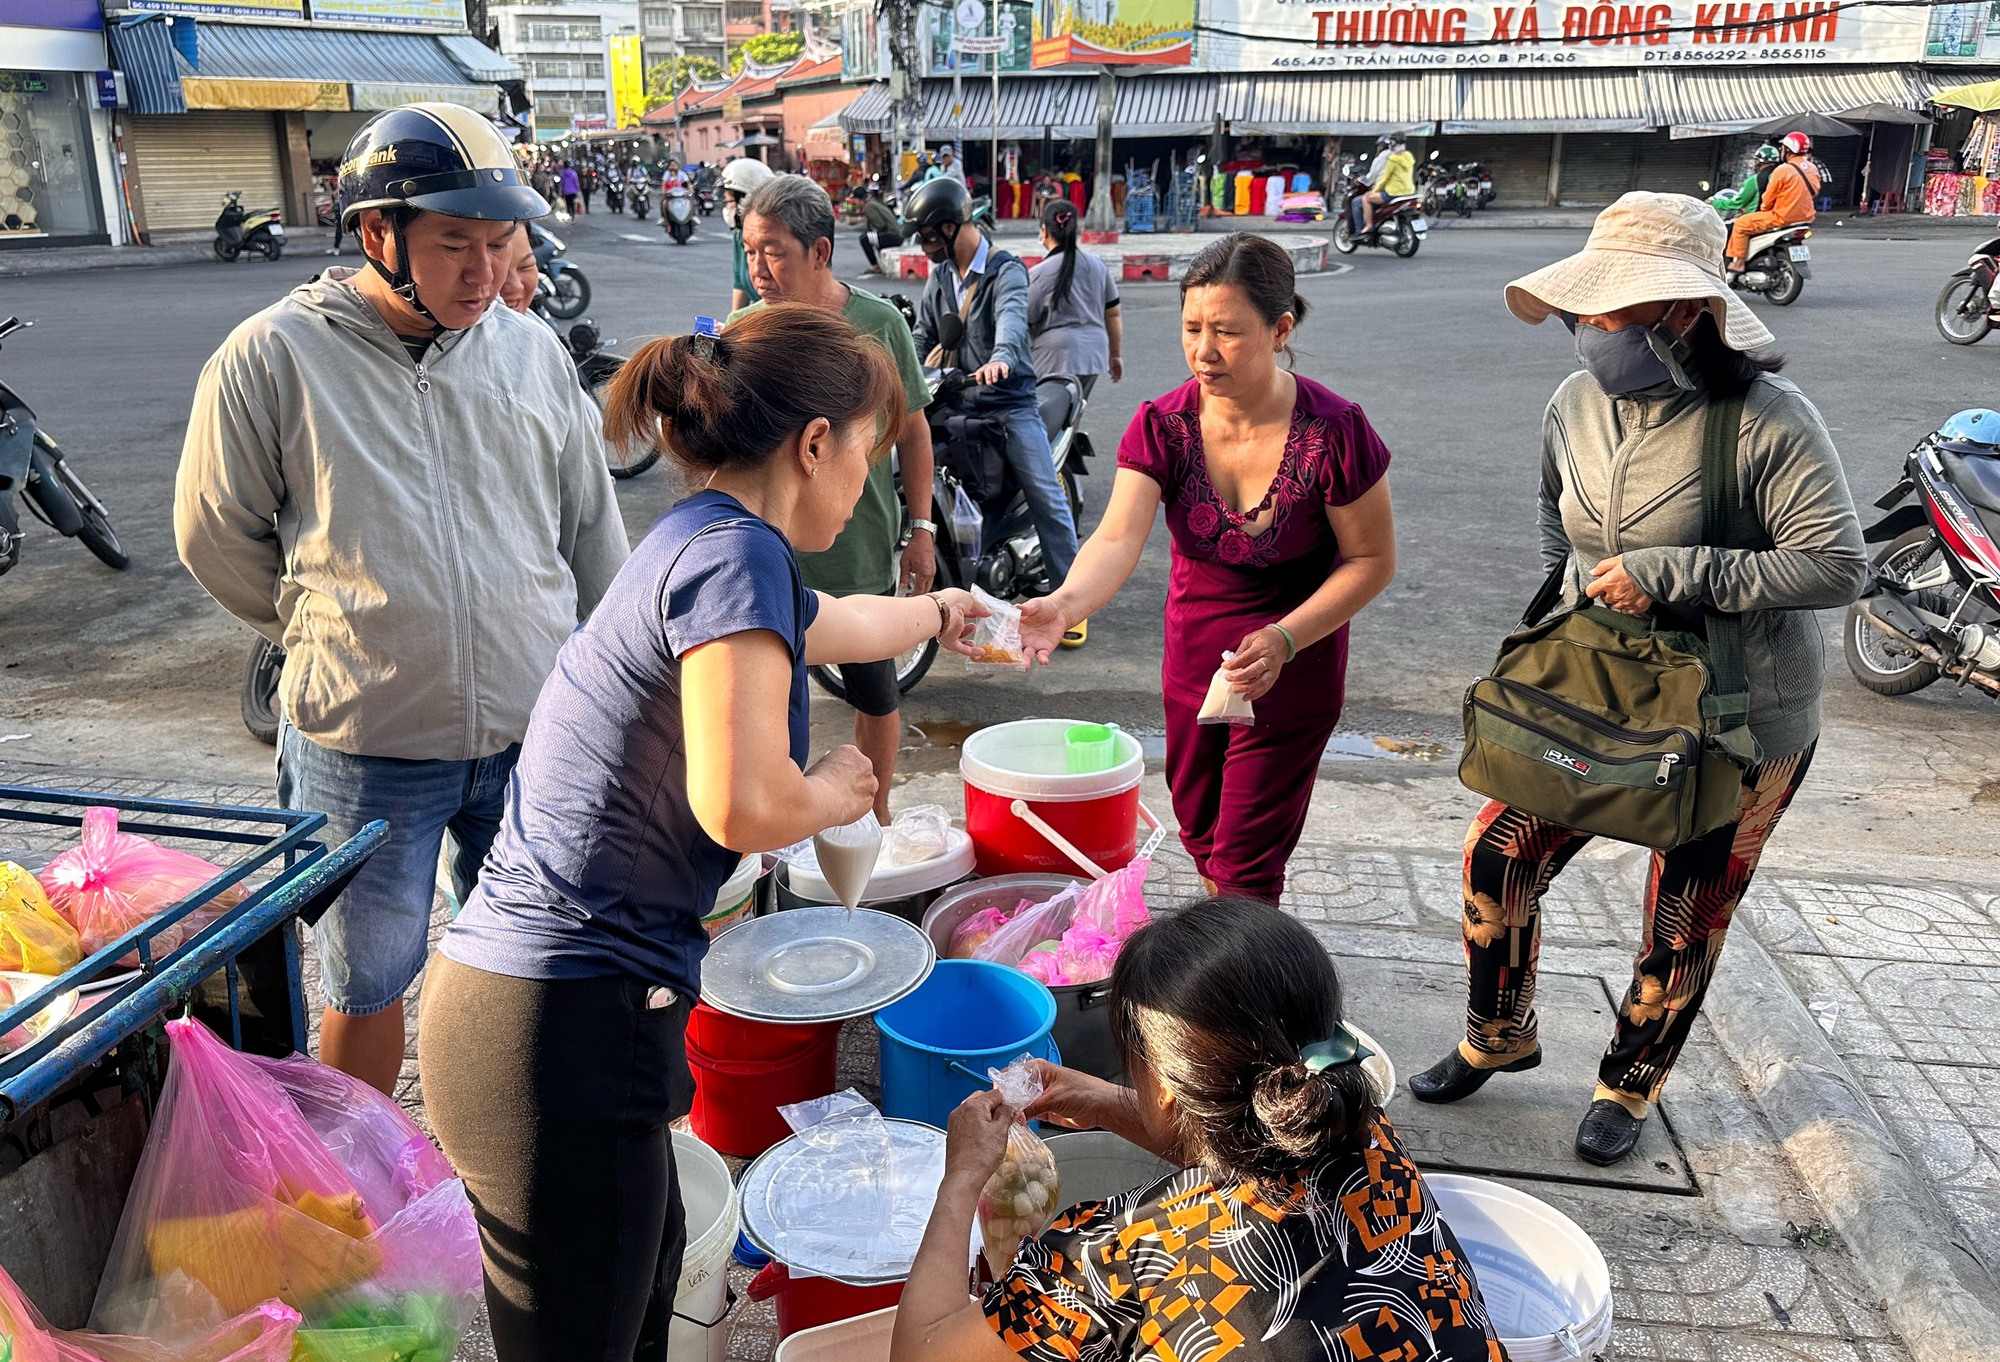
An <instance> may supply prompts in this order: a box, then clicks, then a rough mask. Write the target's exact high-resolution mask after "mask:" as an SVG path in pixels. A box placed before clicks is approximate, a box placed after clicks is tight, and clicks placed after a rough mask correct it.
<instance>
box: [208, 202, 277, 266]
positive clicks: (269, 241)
mask: <svg viewBox="0 0 2000 1362" xmlns="http://www.w3.org/2000/svg"><path fill="white" fill-rule="evenodd" d="M279 217H280V214H279V212H278V210H277V209H276V208H260V209H258V210H257V211H256V212H254V213H248V212H245V211H244V209H243V191H242V190H240V189H232V190H230V191H229V192H228V193H227V194H225V195H223V196H222V213H221V215H220V216H219V217H217V218H216V219H215V258H216V259H217V260H222V261H231V260H234V259H236V257H237V256H239V255H242V254H243V253H244V252H245V251H255V252H257V253H258V254H259V255H261V256H263V257H264V258H265V259H266V260H276V259H277V258H278V257H279V256H281V255H283V254H284V253H285V224H284V223H283V222H281V221H279Z"/></svg>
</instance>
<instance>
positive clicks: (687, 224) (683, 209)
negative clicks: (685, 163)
mask: <svg viewBox="0 0 2000 1362" xmlns="http://www.w3.org/2000/svg"><path fill="white" fill-rule="evenodd" d="M660 226H662V227H663V228H665V229H666V233H667V235H668V236H670V237H672V238H673V239H674V244H675V245H676V246H685V245H687V244H688V238H690V237H692V236H693V235H694V191H692V190H690V189H689V188H688V187H687V186H686V185H684V184H677V185H674V186H672V187H671V188H669V189H666V190H664V191H662V193H661V194H660Z"/></svg>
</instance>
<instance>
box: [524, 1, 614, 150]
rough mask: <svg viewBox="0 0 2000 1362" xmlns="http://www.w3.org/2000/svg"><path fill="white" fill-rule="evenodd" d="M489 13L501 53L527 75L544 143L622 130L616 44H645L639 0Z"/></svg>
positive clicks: (536, 131) (537, 6)
mask: <svg viewBox="0 0 2000 1362" xmlns="http://www.w3.org/2000/svg"><path fill="white" fill-rule="evenodd" d="M488 14H489V15H490V16H491V19H492V23H493V26H494V29H495V31H496V32H497V33H498V35H499V40H500V51H501V53H502V54H503V55H504V56H506V57H507V58H508V60H510V61H512V62H513V63H515V64H516V65H517V66H519V67H520V68H521V69H522V71H523V72H525V73H526V76H527V82H528V95H529V98H530V100H531V101H532V102H533V104H534V115H533V121H534V136H535V139H536V140H537V141H543V142H546V141H553V140H554V139H556V138H559V137H567V136H569V135H570V134H572V133H578V132H597V131H602V130H604V129H607V128H615V127H617V126H618V109H617V103H616V100H615V98H614V95H613V90H612V62H611V42H612V40H613V39H617V38H629V37H638V38H640V39H641V41H642V42H643V41H644V38H645V34H644V32H643V30H642V29H641V27H640V24H641V18H640V5H639V4H638V3H637V0H575V2H574V3H557V4H496V5H492V6H490V7H489V9H488Z"/></svg>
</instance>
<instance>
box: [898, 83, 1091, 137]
mask: <svg viewBox="0 0 2000 1362" xmlns="http://www.w3.org/2000/svg"><path fill="white" fill-rule="evenodd" d="M1091 83H1092V82H1090V81H1081V82H1079V81H1077V80H1076V79H1074V78H1073V77H1063V76H1053V77H1051V76H1038V77H1016V78H1015V79H1013V80H1002V81H1001V82H1000V106H999V108H1000V118H999V121H998V124H997V127H998V129H999V131H998V134H997V135H998V136H999V137H1000V139H1001V140H1002V141H1007V142H1018V141H1022V140H1024V139H1029V138H1039V137H1041V136H1042V134H1043V133H1044V132H1046V131H1047V130H1048V128H1049V126H1050V125H1051V124H1053V123H1056V122H1059V121H1060V120H1061V117H1062V108H1063V106H1064V104H1065V103H1066V102H1067V101H1068V99H1069V97H1070V94H1071V91H1072V88H1073V87H1074V86H1076V85H1078V84H1084V85H1089V84H1091ZM962 90H963V93H962V99H963V105H964V112H963V116H962V117H961V118H958V119H953V118H952V116H951V82H950V81H948V80H927V81H925V82H924V135H925V136H926V137H961V138H972V139H975V140H976V139H978V138H981V137H988V136H992V135H995V134H994V132H993V129H994V128H995V126H996V124H995V121H994V118H993V108H994V105H993V83H992V80H991V79H990V78H989V79H987V80H977V81H975V80H967V81H965V82H964V84H963V87H962ZM1057 135H1058V136H1061V135H1062V134H1060V133H1058V134H1057ZM1070 135H1071V136H1075V135H1077V134H1070ZM1096 135H1097V116H1096V113H1095V111H1094V109H1093V112H1092V114H1091V130H1090V133H1089V136H1092V137H1095V136H1096Z"/></svg>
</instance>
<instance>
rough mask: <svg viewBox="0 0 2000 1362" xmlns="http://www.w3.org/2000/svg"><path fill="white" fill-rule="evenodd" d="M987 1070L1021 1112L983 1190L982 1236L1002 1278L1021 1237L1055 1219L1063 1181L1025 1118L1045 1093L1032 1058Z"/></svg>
mask: <svg viewBox="0 0 2000 1362" xmlns="http://www.w3.org/2000/svg"><path fill="white" fill-rule="evenodd" d="M986 1072H987V1077H989V1078H991V1079H992V1080H993V1090H994V1091H995V1092H997V1093H999V1094H1000V1096H1001V1099H1002V1100H1003V1101H1005V1102H1006V1103H1007V1105H1008V1106H1009V1107H1012V1108H1013V1109H1014V1112H1015V1122H1014V1125H1013V1127H1012V1128H1011V1129H1009V1130H1008V1132H1007V1152H1006V1153H1005V1154H1004V1155H1002V1156H1001V1159H1000V1166H999V1167H998V1168H996V1169H994V1170H993V1176H992V1177H990V1178H988V1179H987V1180H986V1186H985V1187H983V1188H981V1189H980V1192H979V1213H978V1221H979V1239H980V1242H981V1243H982V1244H983V1245H984V1246H985V1249H986V1266H987V1267H988V1268H989V1269H991V1271H992V1273H993V1275H994V1277H996V1278H998V1277H1001V1276H1003V1275H1005V1273H1006V1271H1007V1269H1008V1268H1009V1267H1010V1266H1011V1265H1012V1264H1013V1262H1014V1254H1015V1253H1016V1252H1017V1251H1018V1250H1019V1249H1020V1247H1021V1241H1022V1240H1023V1239H1032V1238H1034V1237H1035V1236H1036V1235H1038V1234H1040V1233H1041V1232H1042V1231H1043V1230H1045V1229H1047V1228H1048V1227H1049V1222H1050V1221H1051V1220H1053V1219H1055V1214H1056V1207H1057V1205H1058V1204H1059V1203H1060V1200H1061V1196H1062V1179H1061V1177H1060V1176H1059V1175H1058V1174H1057V1172H1056V1156H1055V1155H1054V1154H1052V1153H1050V1152H1049V1147H1048V1146H1047V1145H1046V1144H1043V1143H1042V1140H1041V1137H1040V1136H1038V1135H1036V1134H1035V1133H1034V1132H1033V1131H1031V1130H1029V1129H1028V1125H1027V1122H1026V1121H1025V1120H1023V1119H1021V1118H1020V1113H1021V1112H1022V1111H1025V1110H1026V1109H1027V1108H1028V1106H1029V1104H1030V1103H1032V1102H1033V1101H1034V1100H1035V1099H1036V1098H1037V1097H1040V1096H1041V1095H1042V1080H1041V1079H1039V1078H1037V1077H1036V1076H1035V1071H1034V1069H1033V1068H1031V1067H1030V1066H1029V1062H1028V1060H1027V1058H1026V1057H1025V1056H1024V1057H1023V1058H1020V1059H1017V1060H1015V1061H1014V1062H1013V1063H1012V1064H1009V1065H1008V1066H1007V1067H1006V1068H1004V1069H989V1070H987V1071H986Z"/></svg>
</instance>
